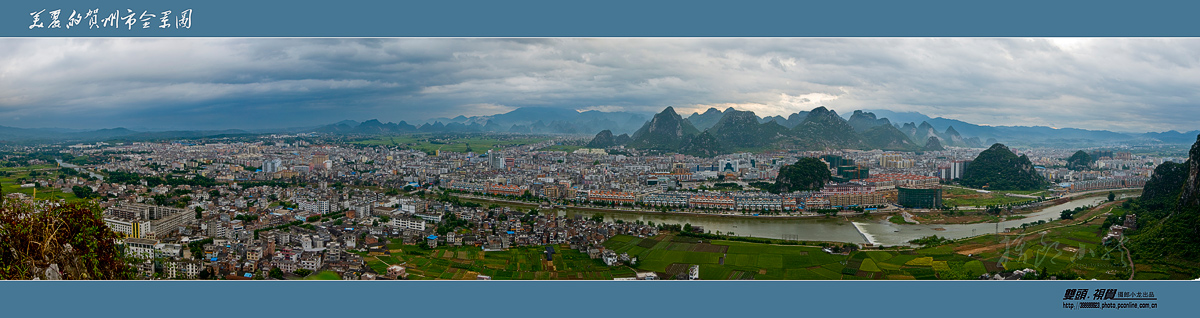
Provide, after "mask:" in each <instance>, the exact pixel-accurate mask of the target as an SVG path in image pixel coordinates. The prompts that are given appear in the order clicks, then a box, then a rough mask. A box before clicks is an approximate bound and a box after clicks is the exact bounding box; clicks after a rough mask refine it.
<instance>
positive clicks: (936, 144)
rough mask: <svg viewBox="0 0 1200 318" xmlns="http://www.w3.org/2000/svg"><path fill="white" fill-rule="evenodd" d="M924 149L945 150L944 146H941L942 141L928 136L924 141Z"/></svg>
mask: <svg viewBox="0 0 1200 318" xmlns="http://www.w3.org/2000/svg"><path fill="white" fill-rule="evenodd" d="M924 150H925V151H942V150H946V148H945V147H942V143H941V142H940V141H938V138H937V137H929V140H927V141H925V149H924Z"/></svg>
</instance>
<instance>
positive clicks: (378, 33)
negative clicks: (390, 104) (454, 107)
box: [0, 0, 1200, 37]
mask: <svg viewBox="0 0 1200 318" xmlns="http://www.w3.org/2000/svg"><path fill="white" fill-rule="evenodd" d="M1197 9H1200V3H1197V2H1184V1H1138V2H1130V1H1025V0H1021V1H988V2H983V1H945V0H935V1H875V0H871V1H762V0H758V1H736V2H735V1H629V0H613V1H592V2H576V1H546V0H534V1H474V0H466V1H462V0H460V1H379V0H343V1H336V2H324V1H232V0H211V1H148V0H125V1H120V0H118V1H100V0H81V1H76V0H72V1H11V2H6V3H4V4H0V36H3V37H864V36H866V37H875V36H879V37H927V36H937V37H958V36H985V37H1028V36H1034V37H1041V36H1071V37H1074V36H1088V37H1091V36H1122V37H1124V36H1132V37H1141V36H1197V35H1200V27H1197V22H1196V21H1198V20H1197V19H1195V18H1194V16H1195V13H1196V12H1198V10H1197Z"/></svg>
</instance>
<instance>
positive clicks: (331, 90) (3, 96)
mask: <svg viewBox="0 0 1200 318" xmlns="http://www.w3.org/2000/svg"><path fill="white" fill-rule="evenodd" d="M1197 88H1200V39H1117V38H1097V39H1020V38H1018V39H995V38H984V39H945V38H934V39H925V38H915V39H905V38H881V39H872V38H846V39H827V38H817V39H792V38H783V39H777V38H747V39H736V38H732V39H730V38H715V39H708V38H683V39H671V38H635V39H607V38H602V39H255V38H248V39H221V38H218V39H190V38H165V39H134V38H117V39H84V38H76V39H72V38H48V39H13V38H6V39H0V125H4V126H15V127H25V128H34V127H62V128H87V129H92V128H113V127H128V128H135V129H136V128H151V129H171V128H177V129H218V128H241V129H253V128H268V127H271V128H273V127H296V126H309V125H320V124H328V123H333V122H336V121H339V120H343V119H352V120H360V121H361V120H367V119H372V118H377V119H380V120H382V121H385V122H387V121H397V122H398V121H400V120H408V121H410V122H413V121H421V120H424V119H427V118H433V117H453V116H457V115H467V116H473V115H491V114H496V113H502V112H506V111H509V110H512V109H515V108H517V107H522V106H545V107H561V108H565V109H575V110H602V111H616V110H625V111H635V112H657V111H660V110H661V109H662V108H664V107H666V106H668V105H672V106H675V107H676V109H677V110H678V111H679V112H681V113H684V115H685V116H686V115H687V114H690V113H691V112H692V111H703V110H704V109H706V108H708V107H718V108H721V109H724V108H726V107H730V106H732V107H735V108H738V109H743V110H751V111H754V112H755V113H757V114H758V115H760V116H767V115H783V116H785V117H786V116H787V115H788V114H790V113H794V112H797V111H803V110H810V109H812V108H815V107H817V106H822V105H823V106H826V107H829V108H831V109H834V110H836V111H838V112H839V113H848V112H852V111H854V110H856V109H888V110H893V111H916V112H921V113H923V114H926V115H929V116H931V117H938V116H941V117H946V118H953V119H959V120H963V121H967V122H971V123H976V124H984V125H1042V126H1051V127H1060V128H1062V127H1074V128H1085V129H1104V130H1113V131H1122V132H1146V131H1165V130H1171V129H1174V130H1180V131H1186V130H1194V129H1200V125H1198V123H1200V120H1198V118H1200V89H1197Z"/></svg>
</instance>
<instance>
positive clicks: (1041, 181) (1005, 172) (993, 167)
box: [962, 144, 1046, 190]
mask: <svg viewBox="0 0 1200 318" xmlns="http://www.w3.org/2000/svg"><path fill="white" fill-rule="evenodd" d="M962 184H963V185H965V186H968V187H972V188H981V189H991V190H1035V189H1039V188H1041V187H1044V186H1046V179H1045V178H1043V177H1042V175H1041V174H1039V173H1038V172H1037V170H1036V169H1034V168H1033V163H1032V162H1029V157H1027V156H1025V155H1021V156H1020V157H1018V156H1017V155H1016V154H1014V153H1013V152H1012V150H1009V149H1008V147H1006V146H1004V145H1002V144H994V145H992V147H991V148H988V149H987V150H984V151H983V152H981V153H979V156H978V157H975V160H974V161H971V165H970V166H967V170H966V171H964V173H963V179H962Z"/></svg>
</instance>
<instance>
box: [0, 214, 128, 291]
mask: <svg viewBox="0 0 1200 318" xmlns="http://www.w3.org/2000/svg"><path fill="white" fill-rule="evenodd" d="M117 242H118V237H117V234H116V233H114V232H112V231H111V230H109V228H108V226H107V225H106V224H105V223H104V219H103V217H102V216H101V209H100V207H99V206H97V205H96V204H95V203H93V202H75V203H64V204H61V205H55V204H54V203H49V202H38V203H28V202H22V201H18V200H7V199H0V279H5V280H21V279H35V278H36V279H132V278H134V276H135V274H136V272H137V271H136V269H135V268H133V267H132V266H129V258H127V257H126V256H124V253H123V252H122V250H121V247H120V246H119V245H118V244H117Z"/></svg>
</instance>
